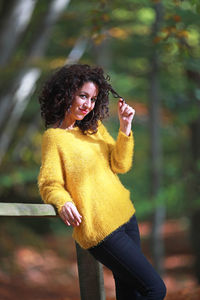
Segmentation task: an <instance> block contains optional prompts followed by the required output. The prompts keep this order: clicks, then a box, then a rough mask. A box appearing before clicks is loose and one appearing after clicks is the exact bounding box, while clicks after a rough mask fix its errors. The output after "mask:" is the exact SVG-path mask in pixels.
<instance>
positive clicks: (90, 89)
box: [67, 81, 99, 122]
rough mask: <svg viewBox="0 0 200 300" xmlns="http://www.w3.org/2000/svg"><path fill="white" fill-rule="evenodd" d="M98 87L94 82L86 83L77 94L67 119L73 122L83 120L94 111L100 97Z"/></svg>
mask: <svg viewBox="0 0 200 300" xmlns="http://www.w3.org/2000/svg"><path fill="white" fill-rule="evenodd" d="M98 92H99V91H98V86H97V85H96V84H95V83H93V82H90V81H89V82H86V83H84V84H83V86H82V87H81V88H80V89H79V90H78V91H77V92H76V93H75V95H74V99H73V102H72V105H71V107H70V112H69V115H68V116H67V117H69V118H70V120H71V121H74V122H75V121H76V120H82V119H83V118H84V117H85V116H86V115H87V114H89V113H90V112H91V110H93V109H94V106H95V101H96V100H97V96H98Z"/></svg>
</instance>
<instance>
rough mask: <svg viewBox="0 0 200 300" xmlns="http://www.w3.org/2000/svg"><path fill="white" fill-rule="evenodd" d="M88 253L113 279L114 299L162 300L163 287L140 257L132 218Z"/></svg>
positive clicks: (136, 225) (164, 288)
mask: <svg viewBox="0 0 200 300" xmlns="http://www.w3.org/2000/svg"><path fill="white" fill-rule="evenodd" d="M89 252H90V253H91V254H92V255H93V256H94V257H95V258H96V259H97V260H98V261H100V262H101V263H102V264H104V265H105V266H106V267H108V268H109V269H110V270H111V271H112V273H113V276H114V280H115V288H116V298H117V300H136V299H137V300H139V299H140V300H162V299H164V297H165V295H166V287H165V284H164V282H163V281H162V279H161V278H160V276H159V275H158V274H157V273H156V271H155V270H154V268H153V267H152V265H151V264H150V263H149V261H148V260H147V259H146V257H145V256H144V255H143V253H142V251H141V247H140V234H139V229H138V224H137V219H136V217H135V215H134V216H133V217H132V218H131V219H130V221H129V222H128V223H126V224H124V225H123V226H121V227H120V228H118V229H117V230H115V231H114V232H113V233H112V234H110V235H109V236H108V237H107V238H106V239H105V240H104V241H103V242H101V243H100V244H98V245H97V246H95V247H92V248H90V249H89Z"/></svg>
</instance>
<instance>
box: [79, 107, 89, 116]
mask: <svg viewBox="0 0 200 300" xmlns="http://www.w3.org/2000/svg"><path fill="white" fill-rule="evenodd" d="M79 109H80V111H81V112H82V113H83V114H84V115H85V114H87V113H88V110H85V109H81V108H79Z"/></svg>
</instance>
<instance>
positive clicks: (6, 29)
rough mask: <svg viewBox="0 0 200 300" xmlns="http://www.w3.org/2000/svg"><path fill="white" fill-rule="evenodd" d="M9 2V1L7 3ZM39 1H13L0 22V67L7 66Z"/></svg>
mask: <svg viewBox="0 0 200 300" xmlns="http://www.w3.org/2000/svg"><path fill="white" fill-rule="evenodd" d="M7 2H9V1H7ZM36 3H37V1H33V0H17V1H12V6H9V7H8V8H7V9H8V10H7V13H5V17H3V18H2V19H1V22H0V49H1V55H0V66H5V65H6V64H7V63H8V60H9V59H10V57H11V55H12V54H13V52H14V50H15V48H16V46H17V44H18V42H19V40H20V37H21V35H22V33H23V32H24V30H25V29H26V27H27V25H28V24H29V22H30V19H31V16H32V13H33V10H34V8H35V5H36Z"/></svg>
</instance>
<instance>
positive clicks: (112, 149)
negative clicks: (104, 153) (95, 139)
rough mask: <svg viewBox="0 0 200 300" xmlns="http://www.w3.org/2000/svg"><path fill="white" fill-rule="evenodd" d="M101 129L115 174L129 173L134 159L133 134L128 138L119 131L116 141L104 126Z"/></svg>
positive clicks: (101, 125)
mask: <svg viewBox="0 0 200 300" xmlns="http://www.w3.org/2000/svg"><path fill="white" fill-rule="evenodd" d="M99 129H100V132H101V134H102V135H103V138H104V140H105V141H106V142H107V145H108V147H109V154H110V166H111V169H112V171H113V172H114V173H126V172H128V171H129V170H130V168H131V166H132V159H133V149H134V138H133V132H132V131H131V133H130V135H129V136H127V135H126V134H125V133H123V132H122V131H121V130H119V132H118V137H117V140H116V141H115V140H114V139H113V138H112V137H111V135H110V134H109V133H108V131H107V129H106V128H105V127H104V125H103V124H100V126H99Z"/></svg>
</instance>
